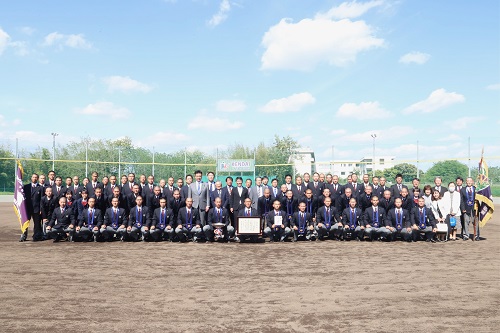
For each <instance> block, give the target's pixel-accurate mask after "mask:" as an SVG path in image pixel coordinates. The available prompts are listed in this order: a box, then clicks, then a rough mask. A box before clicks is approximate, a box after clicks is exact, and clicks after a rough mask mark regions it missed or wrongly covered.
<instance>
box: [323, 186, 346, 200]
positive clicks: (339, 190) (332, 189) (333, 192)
mask: <svg viewBox="0 0 500 333" xmlns="http://www.w3.org/2000/svg"><path fill="white" fill-rule="evenodd" d="M325 188H327V189H329V190H330V193H331V196H332V197H334V198H338V197H340V196H341V195H342V185H340V184H339V183H337V190H335V184H333V183H332V184H325Z"/></svg>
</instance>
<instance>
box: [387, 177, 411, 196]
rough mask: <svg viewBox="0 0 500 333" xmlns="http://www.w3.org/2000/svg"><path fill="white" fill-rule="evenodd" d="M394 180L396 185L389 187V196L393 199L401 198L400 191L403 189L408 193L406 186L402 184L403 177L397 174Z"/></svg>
mask: <svg viewBox="0 0 500 333" xmlns="http://www.w3.org/2000/svg"><path fill="white" fill-rule="evenodd" d="M395 180H396V184H394V185H392V186H391V194H392V197H393V198H397V197H400V196H401V191H402V190H403V189H404V188H406V190H407V191H408V186H406V185H404V184H403V175H402V174H400V173H398V174H397V175H396V178H395ZM408 193H409V192H408Z"/></svg>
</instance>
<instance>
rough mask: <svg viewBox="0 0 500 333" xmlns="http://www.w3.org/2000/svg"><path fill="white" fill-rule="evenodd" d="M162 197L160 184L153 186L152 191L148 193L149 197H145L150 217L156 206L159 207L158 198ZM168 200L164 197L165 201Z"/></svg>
mask: <svg viewBox="0 0 500 333" xmlns="http://www.w3.org/2000/svg"><path fill="white" fill-rule="evenodd" d="M161 198H163V196H162V195H161V190H160V186H155V187H154V189H153V193H151V194H150V195H149V197H148V198H147V199H146V206H148V211H149V214H150V215H151V216H150V217H153V213H154V212H155V211H156V209H157V208H159V207H160V200H161ZM167 202H168V200H167V198H165V203H167Z"/></svg>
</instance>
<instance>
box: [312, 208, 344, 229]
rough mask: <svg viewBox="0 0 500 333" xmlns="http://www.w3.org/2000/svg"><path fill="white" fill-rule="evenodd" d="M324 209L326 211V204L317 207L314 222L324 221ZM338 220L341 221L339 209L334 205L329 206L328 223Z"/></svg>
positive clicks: (337, 221)
mask: <svg viewBox="0 0 500 333" xmlns="http://www.w3.org/2000/svg"><path fill="white" fill-rule="evenodd" d="M326 211H327V208H326V206H322V207H320V208H318V210H317V211H316V223H323V224H325V223H326V216H327V215H326ZM339 222H341V218H340V213H339V211H338V210H337V209H336V208H335V207H333V206H330V225H333V224H335V223H339Z"/></svg>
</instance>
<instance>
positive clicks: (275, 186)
mask: <svg viewBox="0 0 500 333" xmlns="http://www.w3.org/2000/svg"><path fill="white" fill-rule="evenodd" d="M269 189H270V190H271V198H272V199H273V200H274V199H276V198H277V196H278V195H279V194H280V192H281V189H280V188H279V187H278V179H276V178H273V179H272V180H271V186H270V188H269Z"/></svg>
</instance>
